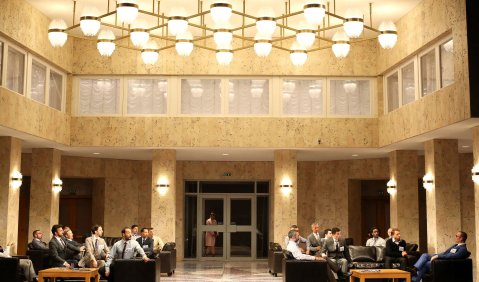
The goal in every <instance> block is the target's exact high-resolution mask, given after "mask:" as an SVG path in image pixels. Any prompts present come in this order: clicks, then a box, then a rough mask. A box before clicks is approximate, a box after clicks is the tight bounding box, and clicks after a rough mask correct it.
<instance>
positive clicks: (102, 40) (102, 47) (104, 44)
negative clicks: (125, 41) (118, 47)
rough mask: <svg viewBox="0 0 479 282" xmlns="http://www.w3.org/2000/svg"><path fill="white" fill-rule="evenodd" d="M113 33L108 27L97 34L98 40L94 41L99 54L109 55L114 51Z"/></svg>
mask: <svg viewBox="0 0 479 282" xmlns="http://www.w3.org/2000/svg"><path fill="white" fill-rule="evenodd" d="M114 40H115V35H114V34H113V32H112V31H111V30H109V29H106V30H101V31H100V34H98V40H97V43H96V48H97V49H98V52H100V55H102V56H105V57H110V56H111V55H112V54H113V51H115V41H114Z"/></svg>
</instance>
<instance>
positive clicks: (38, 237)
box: [29, 230, 48, 250]
mask: <svg viewBox="0 0 479 282" xmlns="http://www.w3.org/2000/svg"><path fill="white" fill-rule="evenodd" d="M42 237H43V233H42V231H40V230H35V231H33V240H32V243H31V244H29V246H32V249H33V250H48V245H47V243H45V242H43V241H42Z"/></svg>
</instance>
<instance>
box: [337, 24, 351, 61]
mask: <svg viewBox="0 0 479 282" xmlns="http://www.w3.org/2000/svg"><path fill="white" fill-rule="evenodd" d="M350 48H351V45H349V37H348V36H347V35H346V33H345V32H344V31H343V30H338V31H336V33H335V34H334V35H333V53H334V56H336V58H338V59H343V58H346V57H347V56H348V54H349V50H350Z"/></svg>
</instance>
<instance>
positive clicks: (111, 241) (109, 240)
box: [102, 237, 121, 249]
mask: <svg viewBox="0 0 479 282" xmlns="http://www.w3.org/2000/svg"><path fill="white" fill-rule="evenodd" d="M102 238H103V240H105V243H106V245H107V246H108V248H110V249H111V247H113V244H115V243H116V242H118V241H120V240H121V237H102Z"/></svg>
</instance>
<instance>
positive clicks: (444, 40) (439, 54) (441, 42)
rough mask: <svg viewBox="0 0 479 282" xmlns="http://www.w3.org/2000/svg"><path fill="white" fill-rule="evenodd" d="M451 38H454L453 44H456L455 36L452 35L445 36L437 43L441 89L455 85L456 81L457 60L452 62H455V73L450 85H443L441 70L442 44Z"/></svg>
mask: <svg viewBox="0 0 479 282" xmlns="http://www.w3.org/2000/svg"><path fill="white" fill-rule="evenodd" d="M449 40H452V42H453V44H454V38H453V37H452V35H451V36H447V37H445V38H444V39H442V40H440V41H439V42H438V43H437V50H438V57H439V64H438V67H439V86H440V88H439V89H442V88H444V87H448V86H451V85H453V84H454V83H455V82H456V66H455V61H454V60H453V62H452V64H453V68H454V70H453V74H454V81H453V82H452V83H451V84H449V85H446V86H443V85H442V72H441V64H442V56H441V46H442V45H443V44H444V43H446V42H448V41H449ZM452 57H453V58H454V47H453V49H452Z"/></svg>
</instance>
